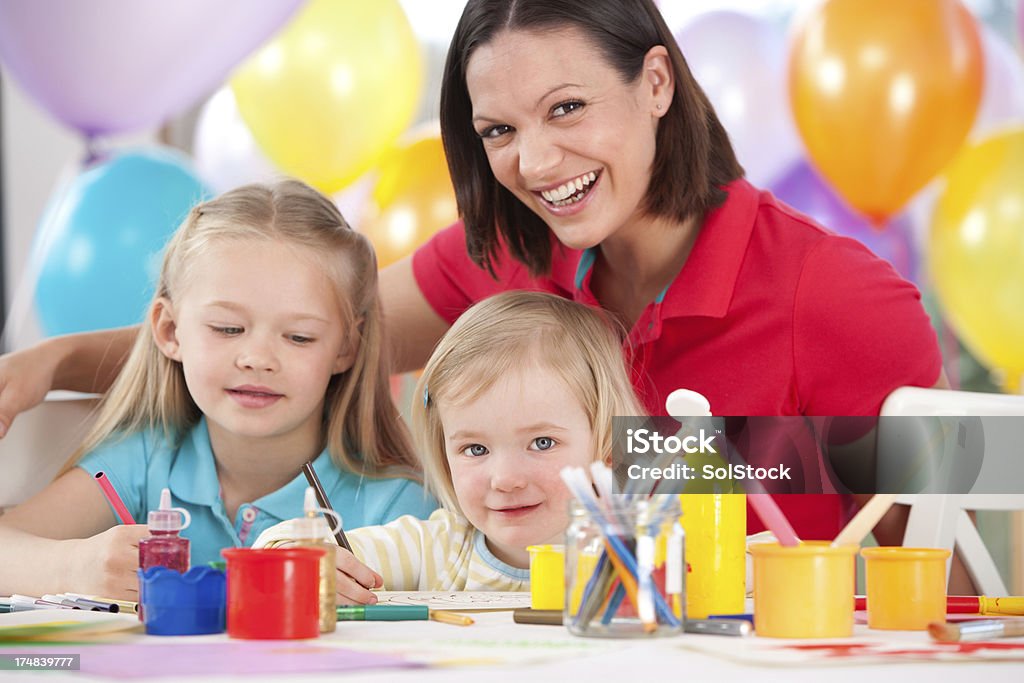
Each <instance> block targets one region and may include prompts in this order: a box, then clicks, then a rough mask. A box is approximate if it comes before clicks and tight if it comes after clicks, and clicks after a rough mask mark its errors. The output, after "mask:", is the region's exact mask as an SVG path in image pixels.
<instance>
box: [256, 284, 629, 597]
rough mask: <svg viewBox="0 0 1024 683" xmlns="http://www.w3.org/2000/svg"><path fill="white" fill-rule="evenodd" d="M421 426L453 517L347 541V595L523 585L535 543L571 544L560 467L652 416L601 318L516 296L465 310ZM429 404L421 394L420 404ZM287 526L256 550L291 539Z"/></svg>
mask: <svg viewBox="0 0 1024 683" xmlns="http://www.w3.org/2000/svg"><path fill="white" fill-rule="evenodd" d="M417 397H418V398H417V404H416V405H415V406H414V410H413V421H414V432H415V434H416V437H417V442H418V445H419V448H420V453H421V455H422V458H423V468H424V472H425V474H426V481H427V486H428V489H429V491H430V492H431V493H433V494H434V495H435V496H436V497H437V499H438V500H439V501H440V502H441V505H442V509H440V510H438V511H436V512H435V513H434V514H433V515H431V516H430V518H429V519H428V520H420V519H415V518H413V517H402V518H400V519H398V520H396V521H394V522H392V523H390V524H387V525H384V526H378V527H369V528H364V529H358V530H355V531H353V532H352V533H350V534H349V540H350V541H351V543H352V546H353V550H354V552H355V556H353V555H352V554H351V553H348V552H347V551H344V550H341V549H339V550H338V568H339V570H340V572H341V573H340V574H339V577H338V593H339V596H340V599H343V600H344V601H346V602H358V603H369V602H373V601H374V600H375V598H374V596H373V594H372V592H371V591H369V590H367V589H366V588H365V587H366V586H370V587H379V586H383V587H384V588H386V589H389V590H471V591H472V590H513V591H514V590H525V589H527V588H528V586H529V571H528V569H527V568H528V566H529V564H528V559H527V551H526V547H527V546H528V545H531V544H535V543H552V542H555V543H557V542H560V539H561V538H562V535H563V532H564V531H565V528H566V525H567V524H568V502H569V497H570V496H569V493H568V491H567V490H566V489H565V487H564V485H563V483H562V481H561V479H560V478H559V471H560V470H561V469H562V468H563V467H565V466H569V465H588V464H589V463H590V462H592V461H594V460H609V459H610V457H611V444H612V416H614V415H641V414H643V412H642V408H641V407H640V405H639V403H638V402H637V400H636V398H635V396H634V393H633V389H632V387H631V384H630V381H629V378H628V376H627V374H626V368H625V362H624V360H623V355H622V349H621V342H620V339H619V337H618V335H616V333H615V332H614V331H613V329H612V327H610V325H609V324H608V322H607V321H606V319H605V316H604V315H602V314H601V313H599V312H598V311H597V310H595V309H592V308H588V307H586V306H584V305H582V304H577V303H574V302H571V301H567V300H565V299H562V298H560V297H556V296H552V295H548V294H541V293H536V292H511V293H505V294H500V295H498V296H495V297H493V298H490V299H486V300H484V301H482V302H480V303H478V304H476V305H475V306H473V307H472V308H470V309H469V310H468V311H466V313H465V314H463V316H462V317H460V318H459V320H458V321H457V322H456V323H455V324H454V325H453V326H452V328H451V330H450V331H449V332H448V333H447V334H446V335H445V336H444V338H443V339H442V340H441V342H440V343H439V345H438V347H437V349H435V351H434V353H433V355H432V356H431V358H430V360H429V361H428V363H427V365H426V368H425V369H424V372H423V375H422V377H421V379H420V382H419V385H418V389H417ZM419 397H422V400H420V398H419ZM289 534H290V531H289V528H288V525H287V524H285V525H282V526H281V527H278V528H275V529H272V530H270V531H268V532H267V533H266V534H265V535H264V536H263V537H262V538H261V539H259V540H258V541H257V545H276V544H279V543H281V542H282V541H285V539H287V538H288V537H289Z"/></svg>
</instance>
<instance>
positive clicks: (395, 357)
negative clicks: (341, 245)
mask: <svg viewBox="0 0 1024 683" xmlns="http://www.w3.org/2000/svg"><path fill="white" fill-rule="evenodd" d="M380 298H381V305H382V306H383V308H384V324H385V325H386V329H385V332H384V334H385V337H386V338H387V340H388V341H389V343H390V348H391V359H392V362H393V363H394V370H395V371H396V372H407V371H410V370H418V369H419V368H422V367H423V365H424V364H425V363H426V362H427V358H429V357H430V353H431V352H432V351H433V350H434V346H435V345H436V344H437V342H438V340H440V339H441V337H442V336H443V335H444V333H445V332H447V331H448V323H447V322H446V321H445V320H444V319H443V318H441V316H439V315H438V314H437V313H435V312H434V309H433V308H431V306H430V304H429V303H428V302H427V299H426V298H425V297H424V296H423V292H421V291H420V286H419V284H418V283H417V282H416V277H415V275H413V272H412V257H411V256H408V257H406V258H404V259H402V260H401V261H398V262H397V263H394V264H392V265H390V266H388V267H387V268H385V269H384V270H382V271H381V273H380ZM0 376H2V375H0ZM0 409H2V406H0Z"/></svg>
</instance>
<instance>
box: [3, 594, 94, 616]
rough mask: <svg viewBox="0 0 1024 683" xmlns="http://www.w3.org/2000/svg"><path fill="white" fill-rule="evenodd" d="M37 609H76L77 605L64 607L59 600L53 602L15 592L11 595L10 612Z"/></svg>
mask: <svg viewBox="0 0 1024 683" xmlns="http://www.w3.org/2000/svg"><path fill="white" fill-rule="evenodd" d="M37 609H78V608H77V607H66V606H64V605H62V604H60V603H59V602H53V601H51V600H43V599H42V598H34V597H32V596H31V595H18V594H17V593H15V594H14V595H12V596H11V611H12V612H28V611H29V610H37Z"/></svg>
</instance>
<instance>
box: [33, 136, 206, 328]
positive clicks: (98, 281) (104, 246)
mask: <svg viewBox="0 0 1024 683" xmlns="http://www.w3.org/2000/svg"><path fill="white" fill-rule="evenodd" d="M209 196H210V192H209V190H208V189H207V188H206V186H204V185H203V183H202V182H201V181H200V180H199V179H198V178H197V177H196V175H195V173H194V172H193V171H192V169H191V168H190V166H189V163H188V160H187V158H185V157H184V156H183V155H180V154H177V153H175V152H172V151H170V150H165V149H147V150H142V151H134V152H127V153H120V154H116V155H114V156H112V157H110V158H107V159H104V160H102V161H100V162H99V163H97V164H96V165H95V166H92V167H91V168H89V169H88V170H87V171H85V172H84V173H82V174H80V175H79V176H78V177H77V178H75V179H74V180H73V181H72V182H71V184H70V186H69V187H68V188H67V189H66V190H65V191H64V192H62V193H61V195H59V196H57V197H55V198H54V199H53V200H51V209H50V210H49V211H48V212H47V215H46V216H45V217H44V218H43V224H42V225H41V226H40V230H39V236H40V238H41V239H44V240H45V244H42V243H37V244H36V246H35V248H36V249H40V250H45V253H42V254H41V255H40V257H41V258H42V266H41V268H40V273H39V279H38V281H37V282H36V291H35V300H36V311H37V312H38V314H39V321H40V324H41V325H42V328H43V331H44V332H45V334H46V335H47V336H52V335H58V334H68V333H71V332H84V331H87V330H98V329H104V328H109V327H120V326H123V325H131V324H134V323H138V322H140V321H141V320H142V319H143V317H144V316H145V313H146V306H147V305H148V304H149V302H150V300H151V299H152V297H153V290H154V287H155V285H156V281H157V278H158V277H159V274H160V265H161V258H162V252H163V248H164V245H165V244H166V242H167V240H168V239H169V238H170V236H171V235H172V234H173V233H174V231H175V229H177V227H178V225H179V224H180V223H181V221H182V220H183V219H184V218H185V216H186V215H187V214H188V211H189V209H190V208H191V207H192V206H194V205H195V204H196V203H198V202H199V201H202V200H203V199H206V198H208V197H209Z"/></svg>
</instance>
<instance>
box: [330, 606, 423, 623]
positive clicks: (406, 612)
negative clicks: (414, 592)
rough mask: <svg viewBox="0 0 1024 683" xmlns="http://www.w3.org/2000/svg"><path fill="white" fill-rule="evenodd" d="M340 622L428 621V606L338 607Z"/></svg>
mask: <svg viewBox="0 0 1024 683" xmlns="http://www.w3.org/2000/svg"><path fill="white" fill-rule="evenodd" d="M337 609H338V621H427V620H428V619H430V608H428V607H427V606H426V605H354V606H351V607H338V608H337Z"/></svg>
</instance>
